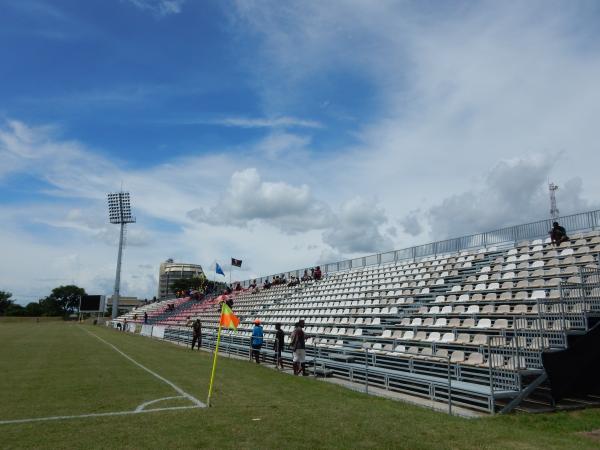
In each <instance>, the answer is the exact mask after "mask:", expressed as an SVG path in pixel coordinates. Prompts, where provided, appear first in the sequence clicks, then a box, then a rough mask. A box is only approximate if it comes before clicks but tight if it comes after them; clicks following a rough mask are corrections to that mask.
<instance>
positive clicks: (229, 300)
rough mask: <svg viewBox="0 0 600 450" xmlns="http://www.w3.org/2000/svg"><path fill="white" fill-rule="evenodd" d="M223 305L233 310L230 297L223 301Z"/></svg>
mask: <svg viewBox="0 0 600 450" xmlns="http://www.w3.org/2000/svg"><path fill="white" fill-rule="evenodd" d="M225 303H226V304H227V306H229V307H230V308H233V298H231V297H227V300H225Z"/></svg>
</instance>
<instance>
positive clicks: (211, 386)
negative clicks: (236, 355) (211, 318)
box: [206, 303, 223, 406]
mask: <svg viewBox="0 0 600 450" xmlns="http://www.w3.org/2000/svg"><path fill="white" fill-rule="evenodd" d="M222 317H223V303H221V317H220V318H219V331H218V332H217V344H216V345H215V354H214V356H213V366H212V372H211V374H210V385H209V386H208V398H207V399H206V406H210V397H211V395H212V388H213V381H214V379H215V369H216V367H217V355H218V354H219V342H220V341H221V318H222Z"/></svg>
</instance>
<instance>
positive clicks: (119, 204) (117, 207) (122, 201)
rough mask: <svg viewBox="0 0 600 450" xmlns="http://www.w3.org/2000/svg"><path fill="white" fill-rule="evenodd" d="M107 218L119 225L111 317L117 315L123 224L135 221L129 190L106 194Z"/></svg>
mask: <svg viewBox="0 0 600 450" xmlns="http://www.w3.org/2000/svg"><path fill="white" fill-rule="evenodd" d="M108 218H109V219H110V223H114V224H119V225H121V232H120V234H119V254H118V256H117V274H116V276H115V290H114V293H113V300H112V317H113V319H114V318H116V317H117V316H118V315H119V296H120V290H121V256H122V255H123V236H124V234H125V226H126V225H127V224H128V223H135V217H133V216H132V215H131V202H130V200H129V192H115V193H112V194H108Z"/></svg>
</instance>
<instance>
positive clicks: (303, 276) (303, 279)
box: [302, 269, 310, 281]
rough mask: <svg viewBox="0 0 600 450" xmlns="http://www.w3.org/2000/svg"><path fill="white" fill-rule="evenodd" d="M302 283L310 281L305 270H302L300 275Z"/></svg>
mask: <svg viewBox="0 0 600 450" xmlns="http://www.w3.org/2000/svg"><path fill="white" fill-rule="evenodd" d="M302 281H310V275H309V274H308V270H307V269H304V274H302Z"/></svg>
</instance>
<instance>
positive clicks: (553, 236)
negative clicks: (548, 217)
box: [549, 222, 569, 245]
mask: <svg viewBox="0 0 600 450" xmlns="http://www.w3.org/2000/svg"><path fill="white" fill-rule="evenodd" d="M549 233H550V240H551V241H552V243H553V244H554V245H560V244H562V243H563V242H568V241H569V236H567V230H565V228H564V227H561V226H560V225H559V224H558V222H554V223H552V229H551V230H550V231H549Z"/></svg>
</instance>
